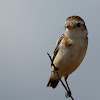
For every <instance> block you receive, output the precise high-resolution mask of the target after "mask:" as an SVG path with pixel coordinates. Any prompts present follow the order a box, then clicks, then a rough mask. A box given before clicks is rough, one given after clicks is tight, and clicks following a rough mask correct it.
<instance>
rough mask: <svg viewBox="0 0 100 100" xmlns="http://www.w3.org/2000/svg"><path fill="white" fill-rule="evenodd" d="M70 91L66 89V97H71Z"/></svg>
mask: <svg viewBox="0 0 100 100" xmlns="http://www.w3.org/2000/svg"><path fill="white" fill-rule="evenodd" d="M71 95H72V93H71V91H70V90H68V93H66V94H65V96H66V98H68V97H71Z"/></svg>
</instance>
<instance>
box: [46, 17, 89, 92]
mask: <svg viewBox="0 0 100 100" xmlns="http://www.w3.org/2000/svg"><path fill="white" fill-rule="evenodd" d="M87 35H88V31H87V28H86V25H85V22H84V20H83V19H82V18H80V17H79V16H70V17H68V18H67V19H66V21H65V31H64V33H63V34H62V35H61V37H60V38H59V39H58V41H57V43H56V48H55V50H54V52H53V56H52V60H53V64H54V65H55V66H56V67H57V68H58V74H59V76H60V78H61V77H63V76H64V79H65V82H66V84H67V85H68V83H67V78H68V76H69V75H70V74H71V73H72V72H73V71H75V70H76V69H77V68H78V66H79V65H80V64H81V62H82V60H83V58H84V56H85V54H86V50H87V45H88V37H87ZM51 68H52V72H51V76H50V78H49V81H48V83H47V86H51V87H52V88H55V87H56V86H57V84H58V83H59V78H58V76H57V73H55V69H54V67H53V66H52V64H51ZM68 88H69V87H68ZM69 91H70V90H69Z"/></svg>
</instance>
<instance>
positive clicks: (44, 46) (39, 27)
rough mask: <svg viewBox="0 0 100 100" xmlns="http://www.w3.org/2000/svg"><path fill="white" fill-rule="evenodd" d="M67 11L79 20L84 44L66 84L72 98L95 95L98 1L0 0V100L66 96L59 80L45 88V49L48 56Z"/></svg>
mask: <svg viewBox="0 0 100 100" xmlns="http://www.w3.org/2000/svg"><path fill="white" fill-rule="evenodd" d="M72 15H78V16H81V17H82V18H83V19H84V20H85V22H86V26H87V28H88V32H89V35H88V37H89V46H88V51H87V54H86V56H85V59H84V61H83V62H82V64H81V65H80V67H79V68H78V69H77V70H76V71H75V72H73V73H72V74H71V75H70V76H69V78H68V82H69V86H70V88H71V91H72V94H73V97H74V98H75V100H99V99H100V97H99V95H100V44H99V43H100V1H99V0H0V100H66V98H65V89H64V88H63V86H62V85H61V83H59V85H58V86H57V88H56V89H52V88H46V84H47V81H48V79H49V76H50V73H51V67H50V60H49V58H48V56H47V54H46V53H47V52H49V53H50V55H52V52H53V50H54V48H55V44H56V41H57V39H58V38H59V37H60V36H61V34H62V33H63V32H64V28H65V26H64V25H65V20H66V18H67V17H69V16H72ZM67 100H71V99H70V98H68V99H67Z"/></svg>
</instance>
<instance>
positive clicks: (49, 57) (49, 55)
mask: <svg viewBox="0 0 100 100" xmlns="http://www.w3.org/2000/svg"><path fill="white" fill-rule="evenodd" d="M47 55H48V56H49V58H50V60H51V65H52V66H53V67H54V68H56V66H55V65H54V64H53V60H52V58H51V56H50V55H49V53H47ZM56 73H57V75H58V78H59V80H60V82H61V83H62V85H63V87H64V88H65V90H66V91H67V94H68V90H67V87H66V86H65V84H64V83H63V81H62V80H61V78H60V76H59V74H58V71H57V72H56ZM70 98H71V99H72V100H74V98H73V97H72V96H70Z"/></svg>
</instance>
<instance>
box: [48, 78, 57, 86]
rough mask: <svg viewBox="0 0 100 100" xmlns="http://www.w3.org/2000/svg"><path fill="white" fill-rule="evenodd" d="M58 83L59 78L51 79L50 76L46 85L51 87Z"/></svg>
mask: <svg viewBox="0 0 100 100" xmlns="http://www.w3.org/2000/svg"><path fill="white" fill-rule="evenodd" d="M58 83H59V80H53V79H51V77H50V78H49V81H48V83H47V87H49V86H51V87H52V88H56V86H57V85H58Z"/></svg>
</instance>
